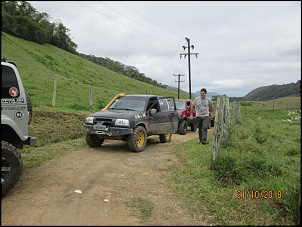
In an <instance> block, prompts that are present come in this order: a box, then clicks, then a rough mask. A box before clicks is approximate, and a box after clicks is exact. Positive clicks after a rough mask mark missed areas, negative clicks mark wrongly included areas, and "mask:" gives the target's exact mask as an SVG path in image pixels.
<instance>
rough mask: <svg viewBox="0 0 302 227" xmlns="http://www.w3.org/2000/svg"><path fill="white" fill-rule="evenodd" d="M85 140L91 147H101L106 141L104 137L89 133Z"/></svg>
mask: <svg viewBox="0 0 302 227" xmlns="http://www.w3.org/2000/svg"><path fill="white" fill-rule="evenodd" d="M85 140H86V143H87V144H88V146H89V147H99V146H101V145H102V143H103V142H104V139H102V138H99V137H98V136H97V135H94V134H89V133H86V136H85Z"/></svg>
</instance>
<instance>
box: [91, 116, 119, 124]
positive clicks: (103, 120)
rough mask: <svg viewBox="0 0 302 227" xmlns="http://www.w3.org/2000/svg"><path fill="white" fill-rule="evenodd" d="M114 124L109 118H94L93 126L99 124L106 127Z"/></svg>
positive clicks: (113, 120)
mask: <svg viewBox="0 0 302 227" xmlns="http://www.w3.org/2000/svg"><path fill="white" fill-rule="evenodd" d="M114 122H115V119H111V118H99V117H96V118H95V120H94V123H95V124H101V125H106V126H113V125H114Z"/></svg>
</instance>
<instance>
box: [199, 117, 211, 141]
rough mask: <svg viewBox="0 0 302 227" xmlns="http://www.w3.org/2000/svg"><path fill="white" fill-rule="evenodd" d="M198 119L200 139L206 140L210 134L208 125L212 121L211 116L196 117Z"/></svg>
mask: <svg viewBox="0 0 302 227" xmlns="http://www.w3.org/2000/svg"><path fill="white" fill-rule="evenodd" d="M196 121H197V123H198V134H199V141H200V142H206V141H207V136H208V127H209V123H210V117H209V116H205V117H196Z"/></svg>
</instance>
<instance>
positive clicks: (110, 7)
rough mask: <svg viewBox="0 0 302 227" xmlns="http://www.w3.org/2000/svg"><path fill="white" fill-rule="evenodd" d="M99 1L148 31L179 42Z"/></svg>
mask: <svg viewBox="0 0 302 227" xmlns="http://www.w3.org/2000/svg"><path fill="white" fill-rule="evenodd" d="M99 3H101V4H103V5H104V6H106V7H108V8H109V9H111V10H113V11H115V12H117V13H119V14H120V15H122V16H124V17H126V18H127V19H129V20H131V21H133V22H134V23H136V24H138V25H140V26H142V27H144V28H146V29H148V30H150V31H152V32H154V33H156V34H158V35H161V36H163V37H166V38H168V39H171V40H174V41H176V42H178V43H180V42H179V41H178V40H176V39H172V38H170V37H168V36H165V35H162V34H160V33H158V32H156V31H154V30H152V29H150V28H148V27H146V26H144V25H142V24H140V23H138V22H136V21H135V20H133V19H131V18H129V17H128V16H126V15H124V14H123V13H121V12H119V11H117V10H115V9H113V8H111V7H109V6H107V5H106V4H104V3H102V2H100V1H99ZM127 7H128V6H127ZM128 8H129V7H128Z"/></svg>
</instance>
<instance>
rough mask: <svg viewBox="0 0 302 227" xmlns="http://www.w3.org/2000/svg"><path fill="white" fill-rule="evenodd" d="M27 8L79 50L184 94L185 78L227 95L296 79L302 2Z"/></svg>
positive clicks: (129, 3)
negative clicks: (63, 31) (57, 25)
mask: <svg viewBox="0 0 302 227" xmlns="http://www.w3.org/2000/svg"><path fill="white" fill-rule="evenodd" d="M29 3H30V4H31V5H32V6H33V7H34V8H36V10H37V11H38V12H39V13H42V12H45V13H47V14H48V15H49V16H50V17H51V20H50V21H51V22H53V21H55V22H58V21H60V22H62V23H63V25H64V26H65V27H66V28H68V29H69V30H70V32H69V35H70V37H71V39H72V41H73V42H74V43H76V44H77V45H78V47H77V49H76V50H77V51H78V52H80V53H83V54H88V55H90V54H91V55H94V56H96V57H103V58H106V57H107V58H110V59H112V60H114V61H119V62H121V63H122V64H124V65H127V66H134V67H136V68H137V69H138V70H139V72H140V73H144V74H145V76H146V77H149V78H152V79H154V80H156V81H157V82H158V83H162V84H165V85H169V86H173V87H176V88H177V87H178V82H177V81H178V80H180V81H184V82H180V83H179V84H180V89H182V90H185V91H187V92H189V87H190V86H189V81H190V78H191V92H192V93H194V92H196V91H199V90H200V89H201V88H202V87H205V88H206V89H207V90H208V92H217V93H218V94H220V95H223V94H226V95H227V96H229V97H241V96H244V95H246V94H247V93H249V92H250V91H252V90H253V89H256V88H258V87H261V86H267V85H273V84H278V85H280V84H288V83H292V82H294V83H295V82H297V81H298V80H299V79H301V1H229V2H228V1H221V2H218V1H217V2H215V1H211V2H208V1H136V2H134V1H68V2H67V1H29ZM188 41H189V42H190V48H188V44H189V42H188ZM192 45H193V46H194V49H192V48H191V46H192ZM183 46H185V49H184V48H183ZM189 49H190V53H191V55H190V71H191V76H189V62H188V60H189V59H188V50H189ZM184 54H186V58H185V55H184ZM196 55H197V57H196ZM180 57H181V58H180ZM179 74H180V75H183V76H180V77H178V75H179Z"/></svg>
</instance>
